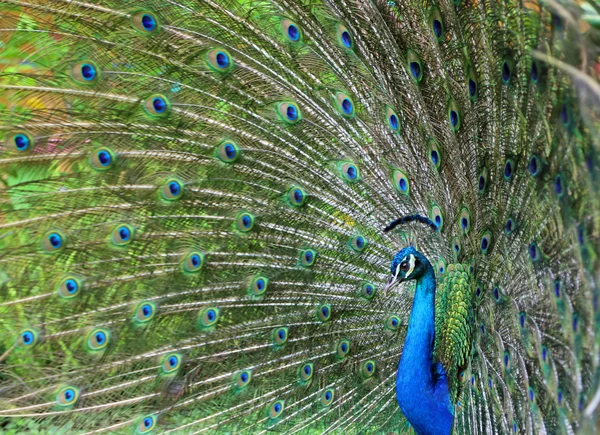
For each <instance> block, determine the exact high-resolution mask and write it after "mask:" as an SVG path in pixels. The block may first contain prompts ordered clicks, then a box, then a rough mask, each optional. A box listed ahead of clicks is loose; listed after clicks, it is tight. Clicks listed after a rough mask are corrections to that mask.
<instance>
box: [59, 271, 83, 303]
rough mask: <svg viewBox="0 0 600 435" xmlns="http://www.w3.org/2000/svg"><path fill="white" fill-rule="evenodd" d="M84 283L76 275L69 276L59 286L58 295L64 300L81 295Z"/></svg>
mask: <svg viewBox="0 0 600 435" xmlns="http://www.w3.org/2000/svg"><path fill="white" fill-rule="evenodd" d="M81 289H82V282H81V280H80V279H79V278H77V277H76V276H74V275H67V276H66V277H64V278H63V279H62V280H61V281H60V282H59V284H58V287H57V292H58V295H59V296H60V297H61V298H63V299H71V298H74V297H76V296H78V295H79V294H80V293H81Z"/></svg>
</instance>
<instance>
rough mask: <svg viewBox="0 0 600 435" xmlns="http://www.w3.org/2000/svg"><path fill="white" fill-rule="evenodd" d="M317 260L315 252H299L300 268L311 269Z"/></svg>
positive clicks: (306, 250) (305, 250)
mask: <svg viewBox="0 0 600 435" xmlns="http://www.w3.org/2000/svg"><path fill="white" fill-rule="evenodd" d="M316 259H317V251H315V250H314V249H303V250H302V251H300V265H301V266H302V267H311V266H312V265H313V264H315V261H316Z"/></svg>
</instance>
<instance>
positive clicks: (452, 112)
mask: <svg viewBox="0 0 600 435" xmlns="http://www.w3.org/2000/svg"><path fill="white" fill-rule="evenodd" d="M461 118H462V117H461V114H460V110H459V108H458V105H457V104H456V101H454V100H453V99H451V100H450V101H449V103H448V122H449V123H450V128H452V130H453V131H458V130H459V129H460V126H461Z"/></svg>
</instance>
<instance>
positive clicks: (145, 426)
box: [135, 414, 157, 435]
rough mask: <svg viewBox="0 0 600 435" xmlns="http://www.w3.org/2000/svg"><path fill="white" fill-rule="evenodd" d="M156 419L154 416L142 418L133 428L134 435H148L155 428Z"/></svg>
mask: <svg viewBox="0 0 600 435" xmlns="http://www.w3.org/2000/svg"><path fill="white" fill-rule="evenodd" d="M156 423H157V418H156V416H155V415H152V414H151V415H146V416H144V417H142V418H141V419H140V420H139V422H138V423H137V424H136V426H135V433H136V435H142V434H147V433H150V432H152V431H153V430H154V428H155V427H156Z"/></svg>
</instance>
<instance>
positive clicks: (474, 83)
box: [467, 66, 479, 101]
mask: <svg viewBox="0 0 600 435" xmlns="http://www.w3.org/2000/svg"><path fill="white" fill-rule="evenodd" d="M478 83H479V81H478V80H477V74H476V73H475V68H473V66H469V69H468V71H467V89H468V92H469V98H470V99H471V101H475V100H476V99H477V97H478V96H479V85H478Z"/></svg>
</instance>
